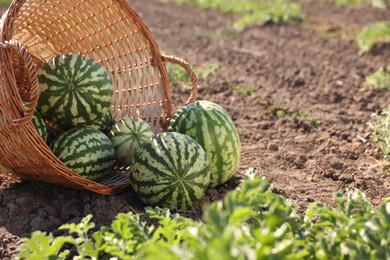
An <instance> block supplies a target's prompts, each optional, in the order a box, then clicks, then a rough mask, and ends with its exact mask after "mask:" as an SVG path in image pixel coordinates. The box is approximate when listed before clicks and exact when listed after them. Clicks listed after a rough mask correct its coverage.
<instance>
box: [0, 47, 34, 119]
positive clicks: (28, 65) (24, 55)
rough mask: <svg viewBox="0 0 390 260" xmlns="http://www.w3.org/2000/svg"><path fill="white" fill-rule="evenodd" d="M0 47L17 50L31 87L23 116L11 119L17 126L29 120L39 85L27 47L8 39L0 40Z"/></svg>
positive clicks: (32, 112)
mask: <svg viewBox="0 0 390 260" xmlns="http://www.w3.org/2000/svg"><path fill="white" fill-rule="evenodd" d="M0 48H3V49H14V50H15V51H17V52H18V53H19V55H20V56H21V57H22V59H23V61H24V64H25V67H26V68H27V73H28V79H29V81H30V87H31V89H30V95H29V100H28V106H27V108H25V110H24V112H23V117H22V118H18V119H14V120H13V123H14V125H16V126H19V125H22V124H25V123H27V122H29V121H30V120H31V118H32V116H33V114H34V111H35V107H36V105H37V102H38V98H39V86H38V76H37V69H36V66H35V64H34V62H33V59H32V56H31V55H30V53H29V52H28V51H27V48H26V47H24V46H23V45H22V44H21V43H20V42H19V41H17V40H10V41H4V42H0ZM19 98H20V97H19Z"/></svg>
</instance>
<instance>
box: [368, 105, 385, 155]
mask: <svg viewBox="0 0 390 260" xmlns="http://www.w3.org/2000/svg"><path fill="white" fill-rule="evenodd" d="M368 126H369V127H370V129H371V130H372V134H371V138H372V139H373V140H374V141H375V142H376V143H377V144H378V146H379V149H380V150H381V153H382V155H383V157H384V158H385V159H386V160H389V159H390V108H387V109H385V110H384V111H383V112H382V113H373V114H372V117H371V121H370V122H369V124H368Z"/></svg>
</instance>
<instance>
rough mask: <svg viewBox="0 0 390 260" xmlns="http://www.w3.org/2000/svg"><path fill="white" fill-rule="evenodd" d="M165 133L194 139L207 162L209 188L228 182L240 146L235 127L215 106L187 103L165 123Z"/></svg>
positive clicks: (236, 162)
mask: <svg viewBox="0 0 390 260" xmlns="http://www.w3.org/2000/svg"><path fill="white" fill-rule="evenodd" d="M168 130H169V131H175V132H179V133H182V134H186V135H188V136H191V137H192V138H194V139H195V140H196V141H197V142H198V143H199V144H200V145H201V146H202V147H203V148H204V150H205V151H206V154H207V157H208V159H209V161H210V187H216V186H218V185H220V184H223V183H225V182H226V181H228V180H229V179H230V178H231V177H232V176H233V175H234V173H235V172H236V171H237V169H238V166H239V163H240V154H241V145H240V138H239V135H238V131H237V128H236V126H235V125H234V123H233V121H232V119H231V118H230V116H229V114H228V113H227V112H226V111H225V110H224V109H223V108H222V107H221V106H219V105H218V104H215V103H213V102H210V101H206V100H199V101H195V102H192V103H189V104H187V105H185V106H183V107H182V108H181V109H180V110H178V111H177V112H176V113H175V114H174V115H173V116H172V119H171V120H170V122H169V127H168Z"/></svg>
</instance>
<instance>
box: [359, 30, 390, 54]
mask: <svg viewBox="0 0 390 260" xmlns="http://www.w3.org/2000/svg"><path fill="white" fill-rule="evenodd" d="M355 39H356V42H357V44H358V46H359V49H360V53H361V54H363V53H365V52H369V51H370V50H371V49H372V48H373V47H374V46H375V45H378V44H384V43H390V22H378V23H374V24H370V25H367V26H365V27H364V28H363V29H361V30H360V32H358V33H357V35H356V37H355Z"/></svg>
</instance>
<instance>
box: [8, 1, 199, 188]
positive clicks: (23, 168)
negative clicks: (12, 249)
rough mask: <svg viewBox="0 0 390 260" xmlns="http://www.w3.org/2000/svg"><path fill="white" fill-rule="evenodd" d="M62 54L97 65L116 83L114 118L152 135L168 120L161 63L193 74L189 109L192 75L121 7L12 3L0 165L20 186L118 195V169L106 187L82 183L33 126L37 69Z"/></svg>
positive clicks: (121, 173)
mask: <svg viewBox="0 0 390 260" xmlns="http://www.w3.org/2000/svg"><path fill="white" fill-rule="evenodd" d="M61 53H78V54H82V55H85V56H87V57H89V58H91V59H93V60H95V61H98V62H100V63H101V64H102V65H103V66H104V67H105V68H106V69H107V71H109V72H110V73H111V77H112V80H113V83H114V87H115V94H114V100H113V103H112V111H113V114H114V117H115V119H116V120H119V119H122V118H124V117H127V116H135V117H139V118H142V119H144V120H146V121H147V122H148V123H149V124H150V125H151V126H152V127H153V129H154V130H155V131H156V132H160V131H162V130H163V127H164V124H165V123H166V121H167V119H168V118H169V117H170V116H171V114H172V101H171V96H170V89H169V82H168V75H167V71H166V68H165V63H166V62H172V63H176V64H179V65H181V66H183V67H184V68H185V69H186V70H187V72H188V73H189V74H190V77H191V80H192V85H193V88H192V91H191V95H190V97H189V99H188V101H187V102H190V101H193V100H195V98H196V95H197V80H196V76H195V74H194V73H193V71H192V70H191V68H190V66H189V65H188V63H186V62H185V61H183V60H181V59H178V58H175V57H171V56H164V55H161V53H160V50H159V48H158V46H157V44H156V42H155V41H154V39H153V37H152V35H151V33H150V31H149V30H148V28H147V27H146V26H145V25H144V23H143V21H142V19H141V18H140V17H139V16H138V14H137V13H136V12H135V11H134V10H133V9H132V7H131V6H130V5H129V4H128V3H127V2H126V1H124V0H115V1H114V0H111V1H110V0H99V1H96V0H73V1H71V0H62V1H54V0H53V1H51V0H24V1H17V0H15V1H14V2H13V3H12V4H11V6H10V8H9V9H8V11H7V12H6V13H5V15H4V16H3V18H2V20H1V24H0V164H1V165H3V166H5V167H6V168H9V169H11V170H12V171H13V173H14V174H15V175H16V176H18V177H20V178H22V179H28V180H33V181H40V182H48V183H53V184H57V185H61V186H68V187H73V188H80V189H88V190H91V191H94V192H96V193H99V194H106V195H108V194H114V193H118V192H120V191H122V190H123V189H125V188H127V186H128V185H129V176H128V174H127V171H126V170H125V169H124V167H123V166H121V165H117V166H116V167H115V168H114V169H113V171H112V172H111V173H110V174H109V176H108V177H106V178H104V179H103V180H99V181H96V182H95V181H90V180H87V179H84V178H83V177H80V176H79V175H78V174H76V173H74V172H72V171H71V170H70V169H68V168H67V167H66V166H65V165H64V164H63V163H62V162H61V161H59V160H58V159H57V158H56V157H55V155H54V154H53V153H52V152H51V150H50V149H49V147H48V146H47V145H46V144H45V142H44V141H43V140H42V139H41V138H40V136H39V135H38V133H37V132H36V130H35V128H34V126H33V124H32V123H31V117H32V115H33V112H34V110H35V107H36V105H37V101H38V98H39V86H38V82H37V75H36V71H37V68H39V67H40V66H41V64H42V63H43V62H45V61H46V60H47V59H48V58H50V57H52V56H54V55H58V54H61ZM23 103H27V104H28V106H27V108H26V107H25V106H24V105H23Z"/></svg>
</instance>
